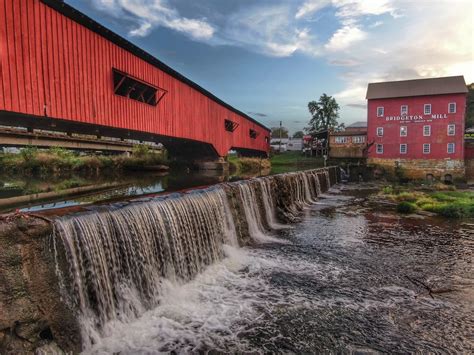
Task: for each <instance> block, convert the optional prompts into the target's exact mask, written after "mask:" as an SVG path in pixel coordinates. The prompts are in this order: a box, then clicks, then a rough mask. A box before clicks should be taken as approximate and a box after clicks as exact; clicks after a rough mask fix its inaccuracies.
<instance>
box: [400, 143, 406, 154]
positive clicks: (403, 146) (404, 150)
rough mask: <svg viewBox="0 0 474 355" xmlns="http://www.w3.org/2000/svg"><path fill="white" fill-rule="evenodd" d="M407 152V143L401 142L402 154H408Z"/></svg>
mask: <svg viewBox="0 0 474 355" xmlns="http://www.w3.org/2000/svg"><path fill="white" fill-rule="evenodd" d="M406 153H407V145H406V144H400V154H406Z"/></svg>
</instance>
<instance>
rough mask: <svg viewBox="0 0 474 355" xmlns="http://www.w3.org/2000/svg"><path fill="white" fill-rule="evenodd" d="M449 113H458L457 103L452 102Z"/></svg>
mask: <svg viewBox="0 0 474 355" xmlns="http://www.w3.org/2000/svg"><path fill="white" fill-rule="evenodd" d="M448 113H456V103H455V102H450V103H449V105H448Z"/></svg>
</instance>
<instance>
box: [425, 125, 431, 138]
mask: <svg viewBox="0 0 474 355" xmlns="http://www.w3.org/2000/svg"><path fill="white" fill-rule="evenodd" d="M423 136H425V137H429V136H431V126H429V125H428V126H423Z"/></svg>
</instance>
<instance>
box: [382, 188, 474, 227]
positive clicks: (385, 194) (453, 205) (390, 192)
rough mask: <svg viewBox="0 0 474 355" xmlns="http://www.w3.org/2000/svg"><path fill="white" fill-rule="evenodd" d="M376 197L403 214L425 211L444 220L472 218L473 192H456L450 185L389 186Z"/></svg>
mask: <svg viewBox="0 0 474 355" xmlns="http://www.w3.org/2000/svg"><path fill="white" fill-rule="evenodd" d="M378 197H382V198H383V199H385V200H388V201H390V202H393V203H394V204H396V210H397V211H398V212H399V213H403V214H409V213H416V212H420V211H425V212H430V213H435V214H437V215H440V216H443V217H446V218H458V219H459V218H474V191H469V190H461V191H458V190H456V188H455V187H454V186H452V185H443V184H435V185H431V186H430V185H428V186H415V185H407V186H401V185H389V186H385V187H384V188H383V189H382V190H381V191H380V193H379V195H378Z"/></svg>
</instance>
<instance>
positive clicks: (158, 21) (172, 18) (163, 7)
mask: <svg viewBox="0 0 474 355" xmlns="http://www.w3.org/2000/svg"><path fill="white" fill-rule="evenodd" d="M92 2H93V4H94V5H95V6H96V7H97V8H98V9H100V10H103V11H107V12H108V13H110V14H111V15H112V16H115V17H118V18H122V17H125V19H127V20H129V21H132V22H134V23H136V26H135V28H133V29H131V30H130V31H129V35H130V36H132V37H133V36H136V37H144V36H147V35H148V34H149V33H150V32H151V31H152V30H153V29H154V28H155V27H160V26H161V27H166V28H170V29H172V30H175V31H178V32H181V33H184V34H186V35H187V36H189V37H191V38H194V39H196V40H209V39H210V38H212V37H213V35H214V32H215V29H214V27H213V26H212V25H211V24H209V23H208V22H207V21H206V20H205V19H190V18H186V17H183V16H181V15H180V14H179V12H178V11H177V10H176V9H175V8H173V7H171V6H170V5H169V3H168V2H167V1H166V0H92Z"/></svg>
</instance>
